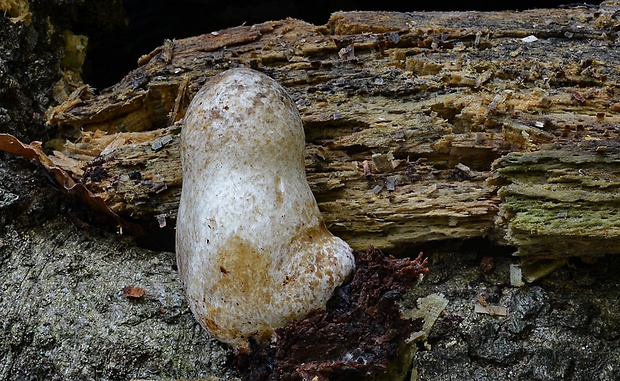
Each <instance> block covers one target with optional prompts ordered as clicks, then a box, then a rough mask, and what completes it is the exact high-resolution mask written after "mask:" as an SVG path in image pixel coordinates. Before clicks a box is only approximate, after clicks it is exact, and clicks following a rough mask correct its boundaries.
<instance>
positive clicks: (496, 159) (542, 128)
mask: <svg viewBox="0 0 620 381" xmlns="http://www.w3.org/2000/svg"><path fill="white" fill-rule="evenodd" d="M618 10H620V4H619V3H618V2H614V1H608V2H603V3H602V4H601V6H600V7H598V8H591V7H585V6H584V7H576V8H570V9H553V10H549V9H544V10H530V11H525V12H488V13H480V12H466V13H438V12H414V13H391V12H347V13H335V14H333V15H332V17H331V19H330V20H329V22H328V23H327V24H326V25H324V26H315V25H311V24H308V23H305V22H302V21H299V20H293V19H287V20H282V21H274V22H267V23H263V24H259V25H253V26H240V27H236V28H231V29H226V30H221V31H219V32H214V33H211V34H207V35H202V36H197V37H192V38H187V39H183V40H175V41H166V43H165V44H164V45H163V46H161V47H160V48H158V49H156V50H155V51H153V52H151V53H150V54H147V55H145V56H144V57H142V58H141V59H140V61H139V65H140V66H139V67H138V68H137V69H136V70H134V71H132V72H131V73H129V74H128V75H127V76H126V77H125V78H124V79H123V80H122V81H121V82H119V83H118V84H117V85H115V86H113V87H111V88H108V89H104V90H102V91H101V92H99V93H95V92H94V91H93V90H92V89H90V88H88V87H83V88H80V89H78V90H77V91H76V92H74V94H72V96H71V97H70V98H69V99H67V101H66V102H64V103H63V104H61V105H59V106H58V107H56V108H54V109H53V110H50V112H49V114H48V122H49V123H50V124H52V125H55V126H58V127H59V132H60V135H59V136H60V137H61V138H62V139H61V142H63V143H64V140H65V139H67V143H66V145H65V146H64V147H63V148H60V146H59V145H57V148H59V152H57V153H55V155H54V156H52V160H53V161H54V162H55V163H57V165H58V166H59V167H61V168H63V169H66V170H68V171H70V173H71V174H72V176H73V177H74V179H75V180H79V181H81V182H82V183H84V184H85V185H86V187H87V188H88V189H90V190H91V192H93V193H94V194H95V195H96V196H99V197H101V198H102V199H103V200H104V201H105V203H106V204H107V205H108V206H109V207H110V208H111V209H112V210H113V211H114V212H115V213H117V214H118V215H120V216H122V217H123V218H125V219H130V220H133V221H136V222H138V223H139V224H141V225H143V226H145V227H147V229H148V230H149V231H150V232H151V233H152V234H153V235H158V236H166V237H168V238H167V239H169V240H171V239H172V236H173V229H174V225H175V217H176V210H177V206H178V201H179V196H180V190H181V168H180V159H179V136H178V132H179V130H180V128H179V127H180V122H181V121H182V118H183V114H184V110H185V108H186V106H187V104H188V102H189V100H190V99H191V98H192V96H193V95H194V94H195V93H196V92H197V91H198V89H199V88H200V87H201V86H202V85H203V84H204V83H205V82H206V81H207V80H208V79H209V78H210V77H211V76H213V75H215V74H217V73H218V72H220V71H222V70H225V69H227V68H231V67H235V66H239V65H244V66H248V67H252V68H255V69H257V70H260V71H263V72H265V73H267V74H268V75H270V76H272V77H274V78H275V79H277V80H278V81H280V82H281V83H282V84H283V85H284V86H285V87H286V88H287V89H288V91H289V92H290V94H291V95H292V96H293V98H294V99H295V101H296V102H297V105H298V107H299V110H300V112H301V114H302V117H303V121H304V126H305V130H306V140H307V155H306V169H307V175H308V179H309V181H310V184H311V187H312V190H313V192H314V193H315V196H316V198H317V200H318V202H319V206H320V208H321V210H322V211H323V214H324V216H325V219H326V221H327V223H328V226H329V228H330V229H331V230H332V231H333V232H334V233H335V234H337V235H339V236H341V237H342V238H344V239H345V240H347V241H348V242H350V243H351V245H352V246H354V247H355V248H363V247H365V246H366V245H368V244H373V245H375V246H377V247H380V248H385V249H390V248H397V247H400V246H403V245H410V244H412V243H423V242H427V241H434V240H445V239H467V238H472V237H490V238H491V239H492V240H493V241H494V242H497V243H501V244H507V245H513V246H515V247H517V249H518V253H519V254H521V255H531V256H551V257H557V256H569V255H586V254H606V253H618V252H620V245H618V238H616V237H618V229H619V226H620V225H619V224H618V216H617V213H616V212H615V211H614V210H615V209H617V207H618V204H619V202H620V196H619V193H618V187H619V185H620V182H619V181H618V173H620V172H619V171H618V158H619V157H620V156H619V154H620V151H619V150H618V144H617V138H618V135H619V129H618V128H617V126H618V122H619V121H620V117H619V116H618V111H619V110H620V97H619V94H620V91H619V90H618V89H617V87H616V84H617V83H618V81H619V80H620V76H619V75H618V71H617V70H616V63H617V62H619V61H620V53H618V49H617V39H616V38H617V32H616V31H617V29H618V26H619V24H620V22H619V21H617V20H616V18H615V17H614V14H615V12H617V11H618ZM76 138H79V139H78V140H77V142H75V143H73V141H74V140H75V139H76ZM56 143H58V141H56ZM206 159H207V158H205V160H206ZM231 191H234V190H231ZM558 239H560V240H562V242H565V243H566V245H556V244H555V242H556V241H557V240H558ZM169 243H170V241H168V244H169Z"/></svg>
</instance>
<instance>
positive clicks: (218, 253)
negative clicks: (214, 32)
mask: <svg viewBox="0 0 620 381" xmlns="http://www.w3.org/2000/svg"><path fill="white" fill-rule="evenodd" d="M181 139H182V161H183V193H182V196H181V204H180V208H179V214H178V219H177V244H176V245H177V262H178V267H179V274H180V276H181V279H182V281H183V284H184V287H185V290H186V292H187V296H188V301H189V304H190V307H191V309H192V311H193V312H194V315H195V316H196V318H197V319H198V321H199V322H200V324H201V325H202V326H203V327H205V328H206V329H208V330H209V331H210V332H211V333H212V334H213V335H214V336H215V337H216V338H218V339H219V340H221V341H224V342H226V343H229V344H232V345H234V346H236V347H238V348H240V349H242V350H243V349H245V348H246V347H247V339H248V337H250V336H254V337H256V338H257V339H259V340H267V339H269V338H270V337H271V334H272V333H273V329H274V328H277V327H281V326H283V325H285V324H286V323H287V322H290V321H292V320H294V319H299V318H303V317H305V316H306V315H307V314H309V313H311V312H313V311H315V310H318V309H322V308H324V306H325V303H326V302H327V300H328V299H329V297H330V296H331V294H332V292H333V290H334V288H335V287H336V286H338V285H339V284H341V283H342V282H343V281H344V280H345V279H346V277H347V276H348V275H349V274H350V273H351V271H352V269H353V267H354V260H353V256H352V251H351V248H350V247H349V246H348V245H347V244H346V243H345V242H344V241H342V240H341V239H339V238H337V237H334V236H332V235H331V233H329V231H328V230H327V229H326V228H325V225H324V224H323V220H322V217H321V215H320V212H319V209H318V207H317V204H316V201H315V199H314V196H313V195H312V193H311V191H310V187H309V186H308V183H307V181H306V176H305V170H304V150H305V140H304V131H303V127H302V122H301V118H300V116H299V113H298V111H297V109H296V107H295V105H294V103H293V102H292V100H291V99H290V97H289V96H288V94H287V93H286V92H285V91H284V89H283V88H282V87H281V86H280V85H279V84H278V83H277V82H275V81H274V80H272V79H271V78H269V77H267V76H266V75H264V74H262V73H259V72H257V71H254V70H250V69H232V70H229V71H227V72H225V73H223V74H220V75H218V76H216V77H214V78H213V79H212V80H211V81H210V82H209V83H207V84H206V85H205V87H203V88H202V89H201V90H200V91H199V92H198V94H197V95H196V96H195V98H194V99H193V100H192V103H191V104H190V106H189V108H188V111H187V114H186V116H185V122H184V126H183V130H182V134H181Z"/></svg>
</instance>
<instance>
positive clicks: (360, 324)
mask: <svg viewBox="0 0 620 381" xmlns="http://www.w3.org/2000/svg"><path fill="white" fill-rule="evenodd" d="M354 255H355V262H356V269H355V272H354V274H353V277H352V279H351V281H350V282H348V283H346V284H344V285H342V286H340V287H338V288H337V289H336V291H335V292H334V295H333V296H332V298H331V299H330V300H329V301H328V303H327V309H326V310H325V311H323V312H320V313H317V314H314V315H312V316H309V317H308V318H306V319H303V320H299V321H294V322H291V323H289V324H287V325H286V326H284V327H282V328H280V329H278V330H276V332H275V335H276V340H275V342H274V343H272V344H271V345H269V346H260V345H258V344H257V343H256V342H251V343H250V346H251V348H250V351H249V353H247V354H240V355H238V357H237V358H236V364H237V366H238V367H239V368H240V369H241V371H242V372H244V373H245V374H244V379H246V380H287V381H288V380H306V379H308V380H309V379H317V380H331V381H334V380H351V379H358V380H359V379H362V380H363V379H368V380H370V379H373V380H374V379H377V377H378V376H381V375H382V374H385V373H386V372H388V371H389V367H390V366H391V364H393V363H394V361H395V360H396V361H397V359H398V358H399V357H400V355H401V352H402V350H403V347H405V346H406V345H407V344H406V340H407V339H408V338H409V337H410V335H411V334H412V333H414V332H416V331H419V330H421V328H422V319H417V320H409V319H406V318H402V317H401V313H400V308H399V305H398V302H399V301H400V300H401V298H402V296H403V294H404V293H405V292H406V291H407V290H408V289H409V288H410V287H411V286H413V285H414V284H415V283H416V282H417V281H418V279H419V278H420V275H421V274H423V273H426V272H427V271H428V269H427V268H426V262H425V261H422V259H421V255H420V256H419V257H418V258H416V259H413V260H412V259H410V258H404V259H397V258H394V257H388V256H385V255H383V253H381V252H380V251H379V250H375V249H374V248H373V247H372V246H370V247H369V248H368V250H366V251H365V252H364V251H355V252H354ZM315 377H316V378H315Z"/></svg>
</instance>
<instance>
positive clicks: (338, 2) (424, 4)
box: [84, 0, 600, 89]
mask: <svg viewBox="0 0 620 381" xmlns="http://www.w3.org/2000/svg"><path fill="white" fill-rule="evenodd" d="M599 3H600V2H596V3H595V4H599ZM123 4H124V8H125V16H126V26H124V27H119V28H116V29H114V30H113V31H112V32H109V31H106V32H105V33H98V32H97V31H93V30H86V31H84V33H85V34H87V35H89V36H90V41H89V48H90V51H89V55H88V62H87V66H86V68H85V72H84V75H85V80H86V82H88V83H89V84H91V85H92V86H94V87H95V88H97V89H102V88H105V87H108V86H111V85H113V84H114V83H116V82H117V81H118V80H120V79H121V78H122V77H123V76H124V75H125V74H127V73H128V72H129V71H130V70H132V69H134V68H135V67H136V61H137V59H138V57H140V56H141V55H142V54H146V53H148V52H150V51H151V50H153V49H154V48H155V47H157V46H159V45H161V44H162V43H163V41H164V39H166V38H168V39H173V38H177V39H178V38H183V37H189V36H195V35H199V34H204V33H209V32H212V31H215V30H219V29H223V28H227V27H232V26H237V25H241V24H243V23H246V24H248V25H251V24H255V23H259V22H263V21H269V20H280V19H284V18H286V17H293V18H298V19H302V20H305V21H308V22H311V23H314V24H317V25H321V24H324V23H326V22H327V20H328V18H329V15H330V14H331V13H332V12H335V11H340V10H343V11H351V10H390V11H401V12H408V11H467V10H479V11H491V10H524V9H530V8H554V7H558V6H567V5H570V6H578V5H579V4H583V3H567V2H566V1H552V0H548V1H542V0H520V1H516V0H505V1H481V0H469V1H468V0H461V1H455V0H447V1H438V0H432V1H431V0H423V1H411V0H409V1H396V0H380V1H355V0H306V1H266V0H263V1H225V0H224V1H222V0H217V1H213V0H182V1H175V0H124V1H123Z"/></svg>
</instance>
